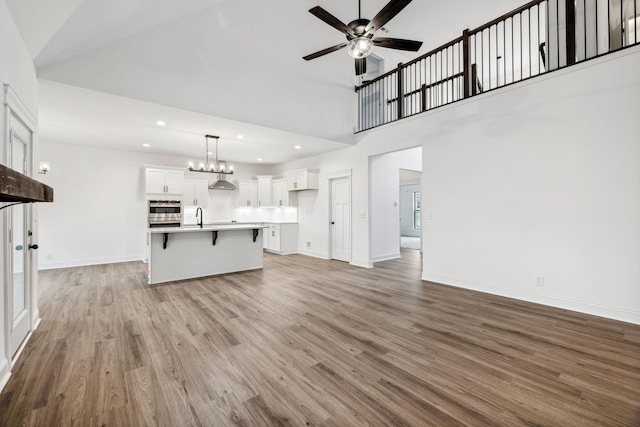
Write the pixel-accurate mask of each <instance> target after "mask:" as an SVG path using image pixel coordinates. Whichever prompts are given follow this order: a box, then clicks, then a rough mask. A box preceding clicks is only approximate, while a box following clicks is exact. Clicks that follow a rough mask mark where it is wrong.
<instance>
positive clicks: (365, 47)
mask: <svg viewBox="0 0 640 427" xmlns="http://www.w3.org/2000/svg"><path fill="white" fill-rule="evenodd" d="M372 51H373V41H372V40H371V39H370V38H369V37H366V36H360V37H356V38H354V39H352V40H351V41H350V42H349V45H348V46H347V52H348V53H349V56H350V57H352V58H354V59H362V58H366V57H367V56H369V54H370V53H371V52H372Z"/></svg>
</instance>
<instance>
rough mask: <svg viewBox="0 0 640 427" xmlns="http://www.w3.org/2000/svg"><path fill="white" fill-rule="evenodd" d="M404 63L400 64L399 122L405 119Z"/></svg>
mask: <svg viewBox="0 0 640 427" xmlns="http://www.w3.org/2000/svg"><path fill="white" fill-rule="evenodd" d="M402 69H403V65H402V62H401V63H399V64H398V120H400V119H402V118H404V75H403V74H402Z"/></svg>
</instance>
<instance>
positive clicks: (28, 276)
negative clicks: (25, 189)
mask: <svg viewBox="0 0 640 427" xmlns="http://www.w3.org/2000/svg"><path fill="white" fill-rule="evenodd" d="M4 107H5V109H4V110H5V111H4V113H5V114H4V124H5V134H4V141H3V144H4V153H3V154H4V158H5V159H7V160H9V159H10V158H11V157H10V156H11V145H10V141H11V137H12V136H11V132H12V129H11V123H12V121H14V120H19V121H20V122H21V123H22V124H23V125H24V126H25V128H26V129H27V130H28V131H29V132H30V133H31V135H30V136H31V138H30V140H29V141H27V153H26V170H27V173H26V175H28V176H32V175H33V170H34V168H33V164H34V158H35V152H36V139H37V121H36V120H35V118H34V116H33V115H32V114H31V113H30V111H29V109H28V108H27V107H26V105H25V104H24V102H23V101H22V100H21V99H20V97H19V96H18V94H17V93H16V92H15V91H14V90H13V88H12V87H11V86H10V85H8V84H4ZM23 206H24V208H25V214H24V215H25V223H24V225H25V230H31V231H32V232H33V236H31V238H29V236H26V235H25V246H28V245H29V244H30V243H31V241H32V240H35V241H37V230H36V228H35V222H36V221H35V215H36V210H35V209H34V207H33V205H32V204H31V203H26V204H24V205H23ZM10 217H11V216H10V215H3V224H2V226H3V232H4V236H5V238H4V241H3V242H2V244H3V246H4V247H3V255H4V256H3V259H2V260H0V261H1V262H3V263H4V266H5V268H4V277H3V279H4V286H3V287H4V289H3V294H4V341H5V342H4V343H0V344H1V345H3V346H4V354H5V356H6V358H7V363H8V367H7V368H8V370H9V372H10V371H11V368H12V366H13V364H14V363H15V361H16V360H17V358H18V357H19V356H20V353H21V352H22V350H23V349H24V346H25V344H26V343H27V341H28V340H29V338H30V336H31V334H32V332H33V330H34V329H35V328H36V327H37V324H38V322H39V320H40V314H39V312H38V304H37V264H38V260H37V258H36V259H35V260H34V258H33V257H34V252H33V251H28V252H27V253H26V254H25V271H24V274H25V286H27V283H28V290H27V291H26V293H27V294H28V296H29V298H28V299H29V301H28V302H25V303H26V304H29V310H28V316H29V319H28V323H29V329H28V332H27V335H26V336H25V338H24V339H23V340H22V343H21V344H20V346H19V347H18V348H17V350H16V351H15V352H12V351H11V350H12V349H11V347H12V345H11V331H12V329H13V318H12V317H13V307H12V306H13V300H12V298H10V297H11V295H12V289H10V286H12V285H13V280H12V279H11V278H10V277H9V275H10V273H12V271H13V265H12V264H11V262H12V261H13V259H12V254H11V251H8V250H7V249H9V248H10V245H9V244H8V242H9V236H10V233H9V229H10V227H11V224H10V219H11V218H10ZM3 362H4V361H1V360H0V365H2V363H3ZM0 371H1V370H0ZM0 381H2V372H0Z"/></svg>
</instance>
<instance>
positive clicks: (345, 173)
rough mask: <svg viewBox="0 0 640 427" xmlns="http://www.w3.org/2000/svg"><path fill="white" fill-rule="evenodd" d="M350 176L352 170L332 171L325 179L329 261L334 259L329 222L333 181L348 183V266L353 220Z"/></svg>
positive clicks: (351, 255)
mask: <svg viewBox="0 0 640 427" xmlns="http://www.w3.org/2000/svg"><path fill="white" fill-rule="evenodd" d="M351 175H352V169H344V170H339V171H334V172H327V173H326V175H325V177H326V179H327V190H328V194H329V197H328V203H327V205H328V208H329V212H328V214H329V215H328V218H329V221H327V227H328V228H327V229H328V232H329V233H328V235H329V246H328V248H327V249H328V250H327V253H328V254H329V259H334V258H333V232H332V228H331V221H332V218H333V181H334V180H336V179H343V178H347V180H348V182H349V215H348V218H349V261H348V262H349V264H351V261H352V260H353V218H352V212H353V210H352V209H353V192H352V187H351V181H352V180H351Z"/></svg>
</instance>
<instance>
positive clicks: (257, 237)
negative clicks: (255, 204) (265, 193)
mask: <svg viewBox="0 0 640 427" xmlns="http://www.w3.org/2000/svg"><path fill="white" fill-rule="evenodd" d="M268 227H269V226H268V225H267V224H265V223H258V222H254V223H244V224H238V223H226V224H208V225H204V226H203V227H202V228H200V226H197V225H189V226H186V227H184V226H183V227H162V228H149V229H147V232H148V236H149V283H150V284H156V283H164V282H171V281H175V280H184V279H191V278H196V277H204V276H212V275H217V274H225V273H232V272H238V271H247V270H255V269H259V268H262V266H263V259H262V246H263V245H262V235H263V233H264V231H263V229H265V228H268Z"/></svg>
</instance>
